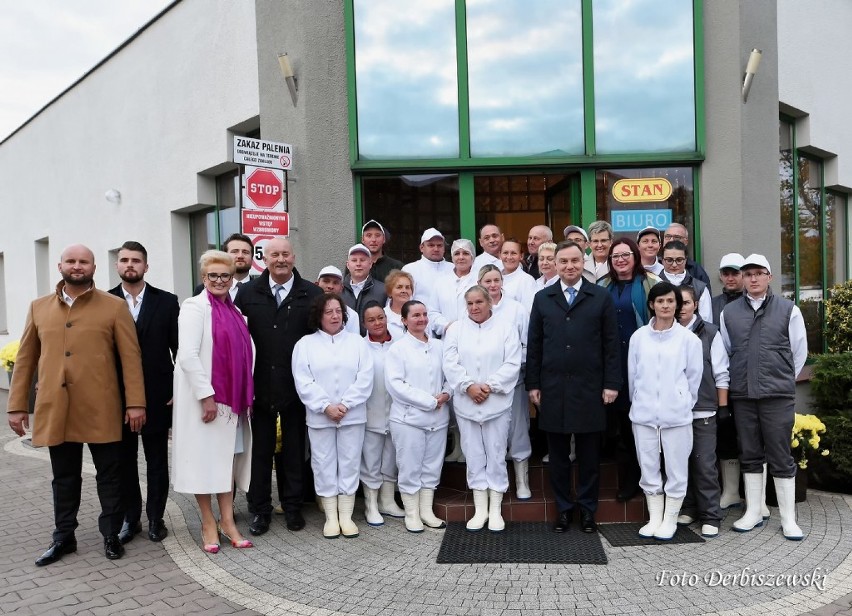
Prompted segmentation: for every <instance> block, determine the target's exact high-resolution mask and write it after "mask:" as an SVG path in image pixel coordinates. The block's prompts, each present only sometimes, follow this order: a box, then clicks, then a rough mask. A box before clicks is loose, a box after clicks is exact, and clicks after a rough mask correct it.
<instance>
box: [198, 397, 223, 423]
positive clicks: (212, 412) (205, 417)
mask: <svg viewBox="0 0 852 616" xmlns="http://www.w3.org/2000/svg"><path fill="white" fill-rule="evenodd" d="M218 412H219V411H218V409H217V408H216V402H215V401H214V400H213V396H207V397H206V398H202V399H201V421H203V422H204V423H210V422H211V421H213V420H214V419H216V415H217V414H218Z"/></svg>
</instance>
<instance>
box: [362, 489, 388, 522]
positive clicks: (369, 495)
mask: <svg viewBox="0 0 852 616" xmlns="http://www.w3.org/2000/svg"><path fill="white" fill-rule="evenodd" d="M378 499H379V489H378V488H370V487H367V484H364V518H365V519H366V520H367V524H369V525H370V526H381V525H382V524H384V523H385V519H384V518H383V517H382V514H380V513H379V500H378Z"/></svg>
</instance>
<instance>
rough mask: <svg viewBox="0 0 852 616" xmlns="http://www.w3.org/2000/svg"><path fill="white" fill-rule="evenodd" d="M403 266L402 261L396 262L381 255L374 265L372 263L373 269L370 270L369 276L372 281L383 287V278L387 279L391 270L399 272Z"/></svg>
mask: <svg viewBox="0 0 852 616" xmlns="http://www.w3.org/2000/svg"><path fill="white" fill-rule="evenodd" d="M403 265H404V264H403V262H402V261H397V260H396V259H393V258H391V257H389V256H387V255H382V256H381V257H379V258H378V260H377V261H376V262H375V263H373V267H371V268H370V276H371V277H372V278H373V280H375V281H376V282H378V283H380V284H382V285H383V284H384V283H385V278H387V277H388V274H390V273H391V270H395V269H398V270H401V269H402V266H403Z"/></svg>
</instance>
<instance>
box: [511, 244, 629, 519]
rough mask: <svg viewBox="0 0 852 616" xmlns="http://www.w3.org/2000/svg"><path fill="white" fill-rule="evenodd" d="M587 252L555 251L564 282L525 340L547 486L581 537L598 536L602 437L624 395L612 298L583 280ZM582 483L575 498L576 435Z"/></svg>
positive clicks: (544, 302)
mask: <svg viewBox="0 0 852 616" xmlns="http://www.w3.org/2000/svg"><path fill="white" fill-rule="evenodd" d="M583 256H584V255H583V250H582V249H581V248H580V246H578V245H577V244H576V243H574V242H571V241H564V242H560V243H559V245H558V246H557V247H556V271H557V272H558V273H559V278H560V282H559V284H554V285H550V286H549V287H547V288H545V289H543V290H541V291H540V292H538V293H537V294H536V296H535V300H534V301H533V306H532V313H531V314H530V326H529V336H528V340H527V366H526V388H527V391H528V392H529V397H530V400H531V401H532V402H533V404H535V405H537V406H538V407H539V409H540V410H539V420H538V425H539V428H541V430H543V431H544V432H545V433H547V443H548V447H549V451H550V482H551V485H552V487H553V492H554V494H555V495H556V505H557V507H558V509H559V518H558V519H557V522H556V524H555V525H554V527H553V530H554V531H555V532H557V533H564V532H566V531H567V530H568V529H569V527H570V524H571V515H572V513H573V510H574V507H575V505H577V506H579V509H580V527H581V529H582V531H583V532H587V533H592V532H595V530H596V529H597V526H596V524H595V511H597V508H598V489H599V483H600V481H599V480H600V471H599V468H600V447H601V433H602V432H603V430H604V429H605V428H606V406H605V405H607V404H611V403H612V402H613V401H614V400H615V398H616V397H617V396H618V391H619V389H621V366H620V363H619V348H618V346H619V341H618V324H617V321H616V314H615V305H614V304H613V301H612V297H611V296H610V294H609V293H608V292H606V291H605V290H604V289H603V288H602V287H598V286H596V285H594V284H592V283H590V282H589V281H588V280H585V279H584V278H583V264H584V261H583ZM572 434H573V435H574V441H575V444H576V455H577V462H578V464H579V477H578V483H577V494H576V497H575V498H572V497H571V474H572V473H571V459H570V458H569V454H570V452H571V435H572Z"/></svg>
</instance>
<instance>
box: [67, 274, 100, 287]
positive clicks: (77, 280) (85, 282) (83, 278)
mask: <svg viewBox="0 0 852 616" xmlns="http://www.w3.org/2000/svg"><path fill="white" fill-rule="evenodd" d="M62 280H63V281H64V282H65V284H67V285H70V286H72V287H88V286H90V285H91V284H92V280H94V275H93V274H88V275H85V274H84V275H80V276H75V277H72V275H71V274H66V273H65V272H63V273H62Z"/></svg>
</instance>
